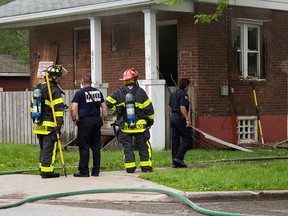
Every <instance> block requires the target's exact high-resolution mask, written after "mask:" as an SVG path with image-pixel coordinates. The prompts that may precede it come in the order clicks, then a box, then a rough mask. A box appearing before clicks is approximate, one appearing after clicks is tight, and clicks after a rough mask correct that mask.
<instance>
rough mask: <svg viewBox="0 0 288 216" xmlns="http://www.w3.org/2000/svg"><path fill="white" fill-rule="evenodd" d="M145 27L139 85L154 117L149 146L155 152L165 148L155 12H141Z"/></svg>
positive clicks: (162, 94)
mask: <svg viewBox="0 0 288 216" xmlns="http://www.w3.org/2000/svg"><path fill="white" fill-rule="evenodd" d="M143 13H144V22H145V23H144V25H145V77H146V80H139V85H140V86H141V87H142V88H143V89H144V90H145V91H146V92H147V94H148V96H149V98H150V99H151V101H152V103H153V106H154V111H155V117H154V125H153V126H152V129H151V131H150V132H151V139H150V142H151V145H152V148H153V149H155V150H163V149H164V148H165V80H159V73H158V71H157V41H156V11H153V10H149V9H148V10H143Z"/></svg>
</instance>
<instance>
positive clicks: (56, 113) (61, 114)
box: [55, 111, 64, 117]
mask: <svg viewBox="0 0 288 216" xmlns="http://www.w3.org/2000/svg"><path fill="white" fill-rule="evenodd" d="M55 116H56V117H63V116H64V112H63V111H57V112H55Z"/></svg>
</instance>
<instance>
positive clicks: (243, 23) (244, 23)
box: [237, 19, 263, 79]
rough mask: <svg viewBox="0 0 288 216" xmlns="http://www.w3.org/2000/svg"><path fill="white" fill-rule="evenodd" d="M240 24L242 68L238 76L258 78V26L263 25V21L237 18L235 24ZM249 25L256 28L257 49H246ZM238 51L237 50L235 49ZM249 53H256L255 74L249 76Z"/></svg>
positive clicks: (259, 44) (259, 53) (259, 66)
mask: <svg viewBox="0 0 288 216" xmlns="http://www.w3.org/2000/svg"><path fill="white" fill-rule="evenodd" d="M239 25H240V30H241V31H240V40H241V41H240V43H241V47H240V49H241V57H242V58H241V59H242V61H241V62H240V64H242V65H241V68H242V75H241V76H240V77H242V78H244V79H247V78H248V79H251V78H252V79H260V75H261V74H260V73H261V71H260V68H261V62H260V61H261V60H260V58H261V50H260V47H261V43H260V34H261V32H260V27H261V26H262V25H263V21H259V20H252V19H237V26H239ZM249 27H253V28H257V30H258V34H257V35H258V38H257V41H258V44H257V47H258V51H249V50H248V28H249ZM237 52H238V50H237ZM249 53H258V55H257V76H252V77H251V76H249V75H248V54H249Z"/></svg>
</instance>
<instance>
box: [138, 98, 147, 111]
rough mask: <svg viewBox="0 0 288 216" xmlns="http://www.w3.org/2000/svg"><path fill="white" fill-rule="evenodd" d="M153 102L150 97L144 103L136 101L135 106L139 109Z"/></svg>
mask: <svg viewBox="0 0 288 216" xmlns="http://www.w3.org/2000/svg"><path fill="white" fill-rule="evenodd" d="M150 104H151V100H150V99H149V98H148V99H147V100H146V101H145V102H144V103H138V102H135V107H138V108H139V109H144V108H146V107H147V106H149V105H150Z"/></svg>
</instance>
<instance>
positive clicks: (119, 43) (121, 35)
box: [112, 23, 129, 51]
mask: <svg viewBox="0 0 288 216" xmlns="http://www.w3.org/2000/svg"><path fill="white" fill-rule="evenodd" d="M127 49H129V25H128V23H116V24H113V25H112V51H121V50H127Z"/></svg>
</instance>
